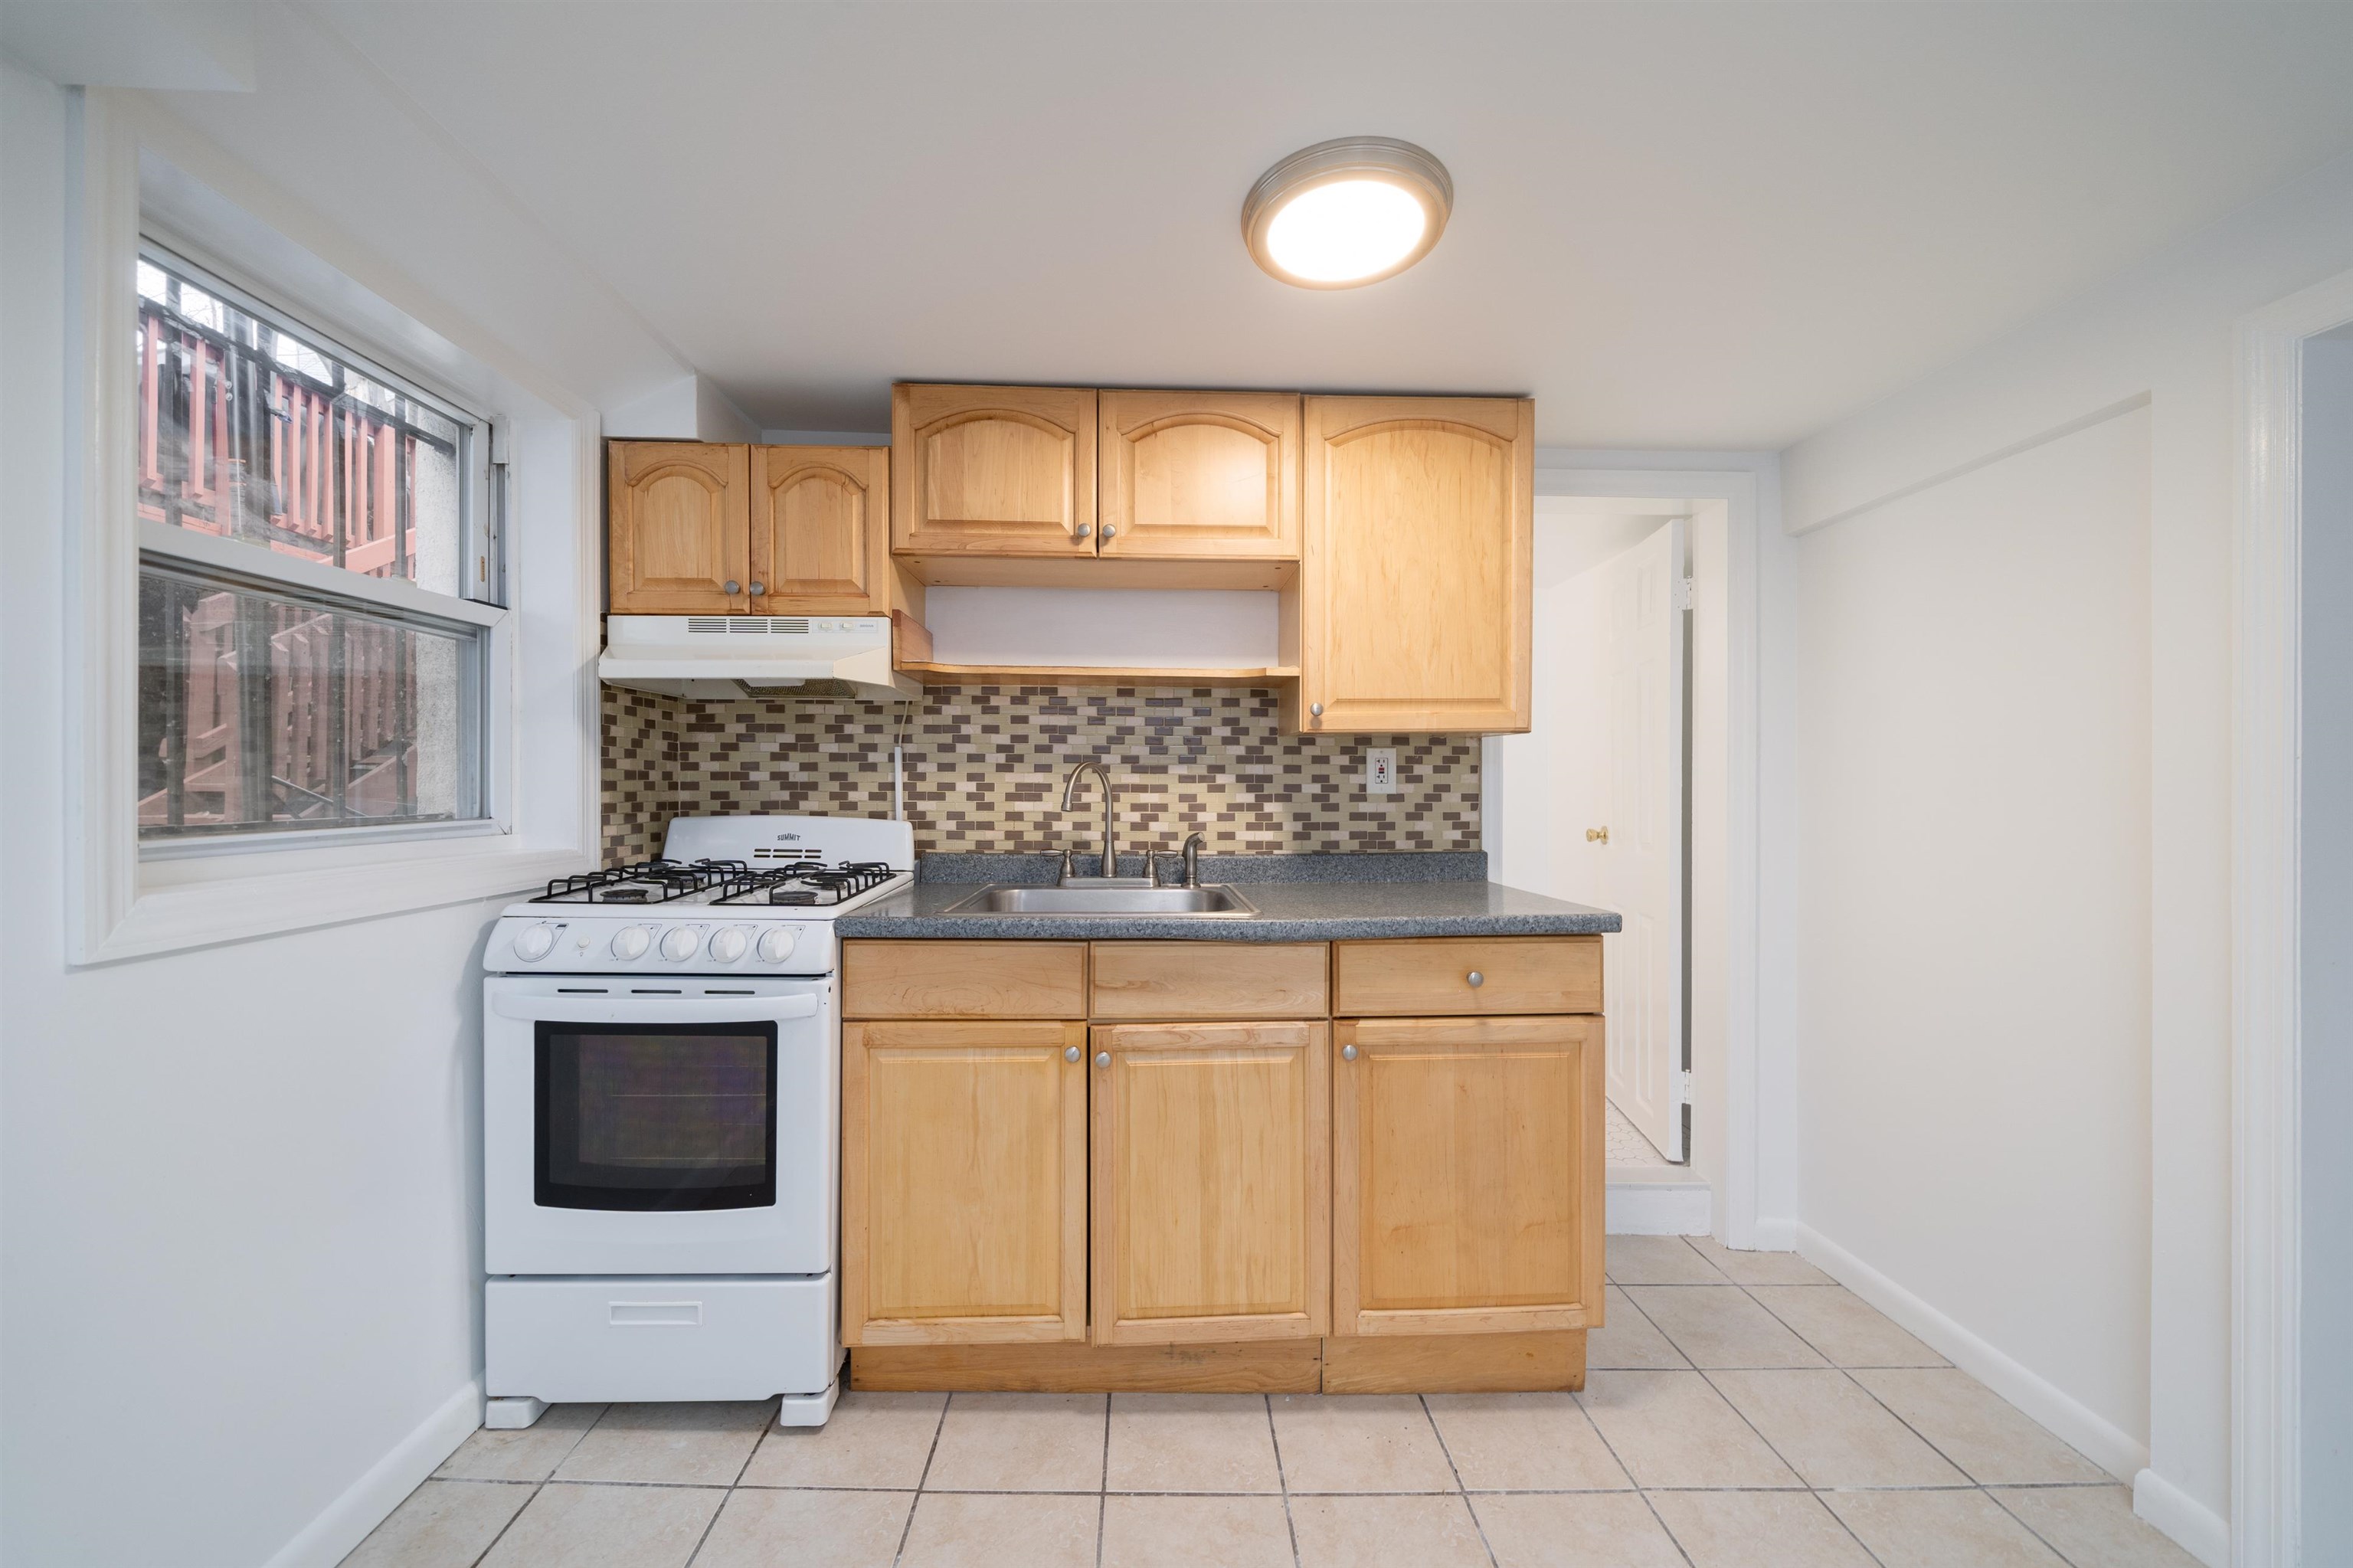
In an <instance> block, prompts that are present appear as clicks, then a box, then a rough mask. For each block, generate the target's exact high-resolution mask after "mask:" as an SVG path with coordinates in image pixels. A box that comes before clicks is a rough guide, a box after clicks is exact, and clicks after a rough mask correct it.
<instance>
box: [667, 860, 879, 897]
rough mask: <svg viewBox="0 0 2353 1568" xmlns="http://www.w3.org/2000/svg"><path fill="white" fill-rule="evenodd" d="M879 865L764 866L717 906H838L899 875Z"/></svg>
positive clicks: (809, 863)
mask: <svg viewBox="0 0 2353 1568" xmlns="http://www.w3.org/2000/svg"><path fill="white" fill-rule="evenodd" d="M898 874H899V873H898V871H897V869H896V868H894V867H892V866H891V865H889V864H887V863H883V862H881V861H871V860H861V861H851V862H849V863H846V864H842V865H827V864H824V863H822V862H818V861H813V860H811V861H800V862H797V863H794V864H792V865H779V866H763V867H762V868H761V869H759V870H758V871H755V872H754V873H753V874H751V875H750V877H748V878H747V879H745V882H744V885H743V886H741V887H733V886H731V887H730V888H729V889H728V890H727V891H726V892H725V893H723V894H722V895H720V896H719V897H718V898H715V899H713V900H712V902H713V903H717V904H781V905H791V906H802V907H812V906H823V905H832V904H840V903H843V902H845V901H846V900H849V899H851V898H855V897H856V896H858V895H860V894H861V893H864V892H867V891H869V890H870V889H872V888H876V887H880V886H881V885H883V884H884V883H886V882H889V881H890V880H891V879H892V877H894V876H896V875H898Z"/></svg>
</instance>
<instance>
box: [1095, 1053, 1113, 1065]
mask: <svg viewBox="0 0 2353 1568" xmlns="http://www.w3.org/2000/svg"><path fill="white" fill-rule="evenodd" d="M1095 1065H1096V1066H1098V1067H1108V1066H1110V1065H1111V1053H1110V1052H1108V1051H1098V1052H1096V1053H1095Z"/></svg>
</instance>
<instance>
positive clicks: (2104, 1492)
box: [1993, 1487, 2198, 1568]
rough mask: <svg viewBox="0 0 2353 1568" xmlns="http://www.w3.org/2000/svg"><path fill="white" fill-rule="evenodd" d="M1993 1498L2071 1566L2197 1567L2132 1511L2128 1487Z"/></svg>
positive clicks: (2021, 1490) (2026, 1491) (2032, 1491)
mask: <svg viewBox="0 0 2353 1568" xmlns="http://www.w3.org/2000/svg"><path fill="white" fill-rule="evenodd" d="M1993 1499H1994V1500H1995V1501H1996V1502H1999V1503H2000V1504H2001V1506H2002V1507H2004V1508H2006V1509H2008V1510H2010V1512H2011V1513H2013V1514H2015V1515H2017V1516H2018V1518H2019V1519H2020V1520H2022V1521H2023V1522H2024V1523H2025V1525H2026V1528H2027V1529H2029V1530H2031V1531H2034V1533H2035V1534H2037V1535H2039V1536H2041V1537H2042V1539H2043V1540H2044V1541H2045V1542H2049V1543H2050V1545H2051V1546H2052V1548H2053V1549H2054V1550H2055V1551H2057V1552H2058V1553H2059V1555H2060V1556H2062V1557H2064V1558H2065V1559H2066V1560H2067V1561H2068V1562H2069V1563H2073V1564H2074V1568H2198V1559H2196V1558H2195V1557H2192V1556H2190V1555H2189V1552H2184V1551H2183V1550H2182V1549H2181V1548H2180V1547H2179V1546H2176V1545H2175V1544H2174V1543H2173V1542H2170V1541H2168V1540H2167V1539H2166V1538H2165V1537H2164V1536H2162V1535H2160V1534H2158V1531H2157V1530H2156V1528H2155V1527H2154V1526H2152V1525H2150V1524H2149V1523H2148V1522H2147V1520H2143V1519H2141V1518H2140V1517H2139V1516H2138V1515H2137V1514H2135V1513H2134V1512H2133V1505H2132V1489H2131V1488H2129V1487H2013V1488H2003V1489H1999V1490H1997V1491H1995V1492H1994V1493H1993Z"/></svg>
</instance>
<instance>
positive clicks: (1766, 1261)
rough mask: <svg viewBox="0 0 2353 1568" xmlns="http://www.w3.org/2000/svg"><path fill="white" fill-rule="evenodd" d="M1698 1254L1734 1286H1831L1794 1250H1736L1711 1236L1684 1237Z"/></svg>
mask: <svg viewBox="0 0 2353 1568" xmlns="http://www.w3.org/2000/svg"><path fill="white" fill-rule="evenodd" d="M1685 1239H1686V1240H1688V1241H1689V1242H1690V1243H1691V1245H1692V1247H1693V1249H1694V1251H1696V1252H1697V1253H1698V1254H1699V1255H1700V1256H1702V1257H1704V1258H1705V1259H1707V1261H1708V1262H1710V1263H1712V1264H1714V1265H1715V1268H1716V1271H1717V1272H1718V1273H1720V1274H1722V1275H1723V1276H1724V1277H1725V1278H1726V1279H1729V1280H1730V1281H1732V1283H1734V1284H1735V1285H1834V1284H1836V1283H1837V1281H1836V1280H1833V1279H1832V1278H1831V1277H1830V1276H1829V1275H1827V1274H1824V1273H1823V1272H1822V1271H1821V1270H1820V1269H1819V1268H1816V1267H1815V1266H1813V1265H1812V1264H1810V1263H1808V1262H1807V1261H1806V1260H1805V1259H1804V1258H1802V1257H1799V1255H1797V1254H1796V1253H1794V1252H1736V1251H1734V1250H1733V1249H1732V1248H1730V1247H1728V1246H1726V1245H1724V1244H1723V1243H1722V1242H1720V1241H1718V1240H1716V1239H1715V1237H1714V1236H1690V1237H1686V1238H1685Z"/></svg>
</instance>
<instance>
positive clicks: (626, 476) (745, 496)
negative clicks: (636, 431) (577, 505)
mask: <svg viewBox="0 0 2353 1568" xmlns="http://www.w3.org/2000/svg"><path fill="white" fill-rule="evenodd" d="M606 463H607V487H606V488H607V497H606V507H607V541H608V546H609V548H608V555H609V561H608V566H609V569H610V574H611V595H610V605H611V608H612V610H613V612H614V613H615V614H617V615H724V614H726V613H727V612H728V611H730V610H740V609H750V608H751V604H752V601H751V599H750V597H749V596H748V594H746V593H745V591H744V589H745V588H747V587H748V585H749V584H750V583H751V582H752V581H753V577H752V556H751V529H750V526H749V523H748V519H749V516H750V512H749V508H750V504H751V493H752V481H751V449H750V448H749V447H737V446H711V445H706V444H704V443H702V442H699V441H614V442H612V443H610V444H609V445H608V446H607V449H606ZM730 583H733V585H734V588H733V591H730V589H729V588H728V585H729V584H730Z"/></svg>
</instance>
